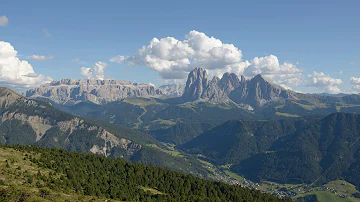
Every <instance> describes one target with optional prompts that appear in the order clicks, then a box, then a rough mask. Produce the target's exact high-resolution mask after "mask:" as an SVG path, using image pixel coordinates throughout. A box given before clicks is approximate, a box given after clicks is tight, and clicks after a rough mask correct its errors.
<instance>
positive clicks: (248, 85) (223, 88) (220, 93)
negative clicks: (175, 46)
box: [181, 68, 360, 108]
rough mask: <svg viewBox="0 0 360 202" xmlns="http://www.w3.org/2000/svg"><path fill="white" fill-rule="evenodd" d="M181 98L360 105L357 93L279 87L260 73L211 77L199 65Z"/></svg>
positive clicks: (264, 103)
mask: <svg viewBox="0 0 360 202" xmlns="http://www.w3.org/2000/svg"><path fill="white" fill-rule="evenodd" d="M349 97H351V99H349ZM181 98H182V101H183V102H199V101H200V102H210V103H213V104H214V103H224V102H234V103H237V104H241V105H249V106H251V107H252V108H266V107H269V106H276V105H282V104H286V103H289V102H296V103H298V104H299V105H302V106H304V105H310V106H314V107H313V108H324V105H323V104H322V103H324V104H325V106H326V107H329V106H332V107H334V108H335V106H339V107H344V105H345V107H348V105H353V106H354V105H356V106H357V105H360V95H343V96H341V95H331V96H330V95H327V94H302V93H297V92H293V91H291V90H286V89H284V88H282V87H281V86H279V85H277V84H275V83H273V82H271V81H270V80H268V79H266V78H264V77H263V76H261V75H260V74H259V75H256V76H255V77H253V78H251V79H249V80H247V79H245V77H244V76H240V78H239V77H238V76H237V75H235V74H233V73H231V74H230V73H225V74H224V75H223V76H222V78H221V79H219V78H217V77H214V78H212V79H211V80H210V79H209V78H208V75H207V72H206V70H205V69H202V68H195V69H194V70H193V71H191V72H190V73H189V75H188V79H187V82H186V85H185V90H184V94H183V95H182V97H181Z"/></svg>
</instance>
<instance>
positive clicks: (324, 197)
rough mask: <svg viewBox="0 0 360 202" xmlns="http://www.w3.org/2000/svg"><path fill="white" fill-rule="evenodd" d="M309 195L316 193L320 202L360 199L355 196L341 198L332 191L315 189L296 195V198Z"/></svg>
mask: <svg viewBox="0 0 360 202" xmlns="http://www.w3.org/2000/svg"><path fill="white" fill-rule="evenodd" d="M308 195H316V197H317V200H318V201H320V202H358V201H359V200H357V199H355V198H346V199H345V198H341V197H340V196H338V195H336V194H333V193H330V192H328V191H313V192H308V193H306V194H300V195H297V196H296V197H294V199H296V198H299V197H304V196H308Z"/></svg>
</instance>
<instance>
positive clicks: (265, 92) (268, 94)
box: [229, 74, 296, 107]
mask: <svg viewBox="0 0 360 202" xmlns="http://www.w3.org/2000/svg"><path fill="white" fill-rule="evenodd" d="M229 97H230V98H231V99H232V100H233V101H234V102H236V103H244V104H249V105H251V106H255V107H261V106H264V105H265V104H267V103H271V102H283V101H284V100H285V99H288V98H294V99H296V98H295V97H294V96H293V93H292V92H291V91H287V90H285V89H284V88H282V87H281V86H279V85H277V84H274V83H272V82H271V81H268V80H267V79H265V78H263V77H262V76H261V75H260V74H259V75H257V76H255V77H254V78H252V79H250V80H248V81H245V82H244V83H243V84H242V85H240V86H239V87H238V88H236V89H234V90H233V91H232V92H231V93H230V94H229Z"/></svg>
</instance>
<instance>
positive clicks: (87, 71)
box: [80, 67, 94, 79]
mask: <svg viewBox="0 0 360 202" xmlns="http://www.w3.org/2000/svg"><path fill="white" fill-rule="evenodd" d="M80 74H81V75H83V76H85V77H87V78H88V79H92V78H94V77H93V72H92V69H91V68H86V67H81V68H80Z"/></svg>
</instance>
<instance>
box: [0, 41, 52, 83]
mask: <svg viewBox="0 0 360 202" xmlns="http://www.w3.org/2000/svg"><path fill="white" fill-rule="evenodd" d="M50 81H52V79H51V78H50V77H46V76H43V75H41V74H36V73H35V71H34V69H33V67H32V66H31V65H30V64H29V63H28V61H26V60H20V59H19V58H18V57H17V51H16V50H15V49H14V47H13V46H12V45H11V44H10V43H8V42H5V41H0V85H4V86H7V87H12V88H14V89H15V90H24V89H26V88H31V87H34V86H37V85H41V84H44V83H48V82H50Z"/></svg>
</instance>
